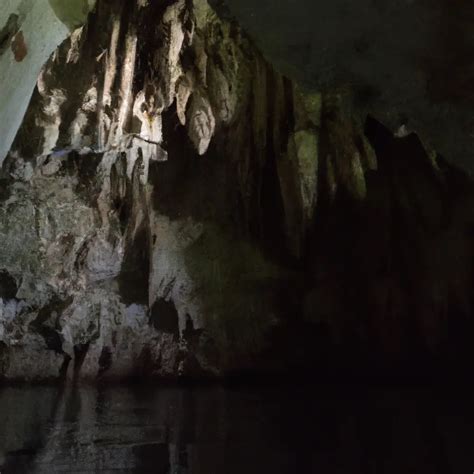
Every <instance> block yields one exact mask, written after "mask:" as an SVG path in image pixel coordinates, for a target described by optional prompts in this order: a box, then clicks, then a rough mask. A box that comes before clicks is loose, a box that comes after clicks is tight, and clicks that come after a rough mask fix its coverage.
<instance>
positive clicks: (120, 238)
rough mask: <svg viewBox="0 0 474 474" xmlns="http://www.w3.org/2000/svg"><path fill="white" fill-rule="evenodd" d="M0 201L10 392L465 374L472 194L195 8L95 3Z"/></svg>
mask: <svg viewBox="0 0 474 474" xmlns="http://www.w3.org/2000/svg"><path fill="white" fill-rule="evenodd" d="M88 5H89V4H88ZM55 11H56V9H55ZM81 11H82V10H81ZM84 11H85V10H84ZM74 16H75V14H74V15H73V17H74ZM63 20H64V19H63ZM364 126H365V129H364ZM0 186H1V187H0V377H4V378H6V379H28V380H44V379H58V378H64V379H70V380H74V379H81V380H84V379H88V380H102V379H123V378H127V377H131V376H134V377H177V376H192V377H204V376H216V375H223V374H228V373H235V372H236V371H246V370H253V371H265V372H268V371H290V372H291V371H293V370H297V369H296V368H298V369H303V370H304V371H305V373H309V372H308V371H311V370H313V369H314V368H317V367H322V366H332V365H335V366H336V367H340V366H349V367H352V366H354V368H357V369H359V368H360V367H365V366H371V365H372V364H373V361H374V360H375V359H377V361H378V360H380V361H382V360H385V359H384V358H386V359H388V360H389V361H392V359H394V360H399V359H400V358H401V359H403V358H404V357H405V356H406V355H407V354H412V353H421V354H423V355H426V356H427V357H428V356H432V355H433V354H444V353H446V354H450V357H451V355H452V354H453V347H456V348H457V347H459V348H465V349H466V351H467V352H462V351H461V352H459V354H461V358H462V359H464V358H465V357H467V354H468V353H469V349H468V344H467V341H466V340H465V339H464V337H465V335H467V334H469V331H470V330H471V319H470V316H471V313H472V308H471V298H470V293H471V291H472V270H471V265H470V262H471V259H472V256H473V255H472V253H473V248H472V236H471V233H470V232H471V230H472V225H473V224H474V213H473V212H472V211H471V209H472V206H470V203H471V202H472V199H473V196H474V187H473V184H472V182H471V181H470V180H469V178H468V177H467V176H465V175H464V174H463V173H462V172H460V171H458V170H456V169H454V168H452V167H450V166H449V165H447V164H446V163H445V161H444V160H443V159H442V158H441V157H439V156H438V155H436V154H435V153H434V152H431V151H429V150H426V149H425V147H424V146H423V144H422V143H421V141H420V140H419V138H418V137H417V136H416V135H415V134H410V133H408V132H406V131H404V130H401V131H399V133H398V134H397V136H395V135H393V134H392V133H391V132H390V131H389V130H387V129H386V128H384V127H383V126H382V125H381V124H380V123H379V122H377V121H376V120H375V119H371V118H369V119H368V120H367V123H366V124H364V123H362V122H361V120H360V116H359V114H358V113H357V112H356V111H355V110H354V107H353V97H352V96H351V93H350V91H349V90H347V89H344V88H342V89H334V90H331V91H329V92H324V93H319V92H317V91H316V92H315V91H311V92H310V91H306V90H303V89H302V88H301V87H300V86H298V85H296V84H295V83H293V82H292V81H290V80H289V79H287V78H285V77H283V76H282V75H281V74H279V73H278V72H277V71H276V70H275V69H274V68H273V67H272V66H271V65H270V64H269V63H268V62H267V61H266V60H265V59H264V58H263V56H262V55H261V54H260V53H259V51H258V50H257V49H256V47H255V46H254V45H253V43H252V42H251V41H250V40H249V39H248V37H247V36H246V35H245V34H244V33H243V32H242V31H241V30H240V28H239V26H238V25H236V24H235V23H233V22H230V21H228V20H224V19H221V18H220V17H218V16H217V15H216V14H215V13H214V11H213V10H212V9H211V8H210V7H209V6H208V5H207V3H206V2H205V1H204V0H195V1H194V2H185V1H182V0H179V1H172V2H168V3H166V4H163V3H161V2H144V1H137V2H131V3H130V4H127V5H125V4H123V3H120V2H116V3H110V2H105V1H99V2H98V3H97V5H96V7H95V10H94V11H93V13H91V15H90V16H89V21H88V23H87V26H86V27H84V28H81V29H78V30H75V31H74V32H73V33H72V35H71V36H70V37H69V38H68V39H67V40H66V41H65V42H64V43H63V44H62V45H61V46H60V47H59V48H58V49H57V50H56V51H55V52H54V54H53V55H52V56H51V58H50V59H49V61H48V62H47V63H46V64H45V66H44V67H43V69H42V70H41V73H40V74H39V78H38V81H37V88H36V90H35V92H34V95H33V98H32V101H31V103H30V106H29V108H28V111H27V113H26V116H25V119H24V121H23V124H22V126H21V128H20V130H19V133H18V135H17V137H16V140H15V143H14V144H13V146H12V148H11V150H10V153H9V155H8V157H7V159H6V160H5V162H4V164H3V167H2V171H1V176H0ZM465 343H466V344H465ZM463 350H464V349H463ZM455 352H456V351H455ZM374 354H376V355H377V357H372V356H373V355H374ZM459 354H458V353H457V352H456V353H455V356H456V357H458V355H459ZM379 356H380V357H379ZM446 360H448V361H449V360H451V359H448V358H447V359H446Z"/></svg>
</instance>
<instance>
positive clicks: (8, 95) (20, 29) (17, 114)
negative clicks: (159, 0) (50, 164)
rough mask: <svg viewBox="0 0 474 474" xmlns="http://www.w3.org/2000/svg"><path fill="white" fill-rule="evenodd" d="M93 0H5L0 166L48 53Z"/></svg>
mask: <svg viewBox="0 0 474 474" xmlns="http://www.w3.org/2000/svg"><path fill="white" fill-rule="evenodd" d="M94 3H95V0H50V1H48V0H8V1H6V2H3V5H2V11H1V12H0V86H1V88H2V93H1V98H0V137H1V140H0V165H1V163H2V162H3V160H4V159H5V157H6V155H7V153H8V151H9V150H10V147H11V145H12V143H13V140H14V138H15V135H16V133H17V131H18V128H19V127H20V125H21V122H22V120H23V117H24V115H25V112H26V109H27V107H28V104H29V102H30V99H31V94H32V93H33V90H34V88H35V84H36V80H37V78H38V74H39V72H40V70H41V68H42V67H43V65H44V63H45V62H46V61H47V60H48V58H49V56H50V55H51V54H52V53H53V51H54V50H55V49H56V48H57V47H58V45H59V44H60V43H61V42H62V41H63V40H64V39H65V38H66V37H67V36H68V33H69V29H75V28H77V27H80V26H81V25H83V24H84V23H85V21H86V19H87V14H88V12H89V11H90V10H91V9H92V8H93V6H94Z"/></svg>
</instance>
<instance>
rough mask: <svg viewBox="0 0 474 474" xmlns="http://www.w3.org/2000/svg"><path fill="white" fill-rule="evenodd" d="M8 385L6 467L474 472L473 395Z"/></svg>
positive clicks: (2, 405)
mask: <svg viewBox="0 0 474 474" xmlns="http://www.w3.org/2000/svg"><path fill="white" fill-rule="evenodd" d="M460 393H462V390H456V395H453V393H452V392H450V391H448V390H447V389H446V390H445V391H443V393H440V392H439V391H437V392H434V391H432V390H427V389H384V388H370V389H368V388H360V387H331V388H328V387H319V388H318V387H311V388H308V387H299V388H298V387H296V388H281V387H280V388H267V389H262V388H227V389H225V388H215V387H214V388H156V387H153V388H146V387H140V388H137V387H129V388H127V387H108V388H101V389H98V388H92V387H85V388H81V389H73V388H72V387H71V388H66V389H62V390H61V389H58V388H54V387H35V388H24V387H22V388H17V387H15V388H4V389H0V466H2V465H3V466H2V467H1V468H0V471H1V472H2V474H4V473H12V472H18V473H29V472H31V473H54V472H111V473H120V472H124V473H125V472H131V473H134V472H137V473H145V472H150V473H151V472H153V473H158V474H168V473H169V474H178V473H179V474H184V473H186V474H191V473H192V474H234V473H235V474H257V473H258V474H263V473H272V474H283V473H285V474H286V473H288V474H290V473H291V474H300V473H301V474H302V473H318V474H332V473H348V474H354V473H374V474H381V473H394V474H395V473H396V474H405V473H425V472H426V473H439V474H449V473H456V474H457V473H468V474H470V473H472V472H473V471H474V443H473V441H474V434H473V429H474V410H473V408H472V402H471V400H472V393H466V392H464V393H463V394H462V395H460Z"/></svg>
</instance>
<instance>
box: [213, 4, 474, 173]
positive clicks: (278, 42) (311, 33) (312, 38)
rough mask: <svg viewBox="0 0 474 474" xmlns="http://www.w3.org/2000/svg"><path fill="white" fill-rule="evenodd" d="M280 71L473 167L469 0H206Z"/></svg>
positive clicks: (473, 49) (473, 56)
mask: <svg viewBox="0 0 474 474" xmlns="http://www.w3.org/2000/svg"><path fill="white" fill-rule="evenodd" d="M211 3H214V6H216V5H217V7H219V10H220V11H221V12H222V13H223V14H228V15H231V16H233V17H235V18H236V19H237V21H238V22H239V23H240V24H241V25H242V26H243V27H244V28H245V29H246V30H247V31H248V33H250V35H251V36H252V37H253V38H254V40H255V41H256V42H257V43H258V45H259V46H260V48H261V49H262V50H263V51H264V53H265V54H266V55H267V56H268V57H269V58H270V60H271V61H273V62H274V63H275V64H276V65H277V66H278V67H279V68H280V69H281V70H282V71H283V72H284V73H285V74H287V75H289V76H291V77H294V78H296V79H298V80H299V81H302V82H303V83H304V84H306V86H307V87H309V88H314V89H325V88H333V87H335V86H337V87H342V88H349V89H350V90H351V91H352V93H353V97H354V103H355V105H356V107H358V109H359V110H360V112H361V113H362V114H366V113H372V114H373V115H375V116H377V117H378V118H379V119H380V120H382V121H384V122H385V123H386V124H387V125H388V126H390V127H391V128H392V129H394V130H397V129H398V128H399V127H401V126H402V125H405V127H406V128H407V129H408V130H409V131H416V132H418V133H419V134H420V135H421V137H422V139H423V140H424V141H425V143H426V145H427V146H429V147H433V148H435V149H436V150H438V152H439V153H441V154H442V155H443V156H445V157H446V158H447V159H449V160H450V161H451V162H453V163H455V164H456V165H458V166H462V167H463V168H464V169H467V170H468V171H471V172H472V171H473V170H474V157H473V153H472V148H473V143H474V117H473V114H472V110H473V105H474V29H473V28H472V25H473V24H474V2H472V0H258V1H255V0H225V1H222V0H214V2H211Z"/></svg>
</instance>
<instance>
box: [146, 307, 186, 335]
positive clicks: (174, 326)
mask: <svg viewBox="0 0 474 474" xmlns="http://www.w3.org/2000/svg"><path fill="white" fill-rule="evenodd" d="M150 324H151V325H152V326H153V327H154V328H155V329H156V330H157V331H160V332H164V333H167V334H173V335H174V336H175V337H176V338H178V337H179V318H178V312H177V310H176V306H175V305H174V303H173V301H166V300H165V299H163V298H160V299H158V300H157V301H156V302H155V303H154V304H153V306H152V308H151V314H150Z"/></svg>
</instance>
